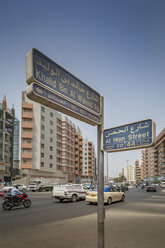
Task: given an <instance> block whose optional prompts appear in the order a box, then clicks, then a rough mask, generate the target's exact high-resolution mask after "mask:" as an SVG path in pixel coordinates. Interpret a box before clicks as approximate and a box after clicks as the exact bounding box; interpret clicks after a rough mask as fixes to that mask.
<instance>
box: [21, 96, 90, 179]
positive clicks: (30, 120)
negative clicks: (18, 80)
mask: <svg viewBox="0 0 165 248" xmlns="http://www.w3.org/2000/svg"><path fill="white" fill-rule="evenodd" d="M89 150H90V151H91V154H90V152H89ZM93 154H94V152H93V146H92V143H90V142H89V145H88V155H89V156H88V174H87V177H89V178H90V179H91V178H93V176H94V174H93V171H94V170H93V164H92V163H93ZM83 156H84V153H83V137H82V134H81V131H80V130H79V128H77V129H76V127H75V125H74V124H73V123H72V122H71V121H70V120H69V119H68V118H67V117H66V116H62V115H61V114H59V113H58V112H57V111H55V110H53V109H51V108H49V107H46V106H42V105H41V104H39V103H37V102H33V101H31V100H29V99H28V98H27V97H26V94H25V92H23V93H22V133H21V169H22V171H23V176H24V177H26V176H28V177H30V178H45V180H46V178H47V179H51V181H52V182H60V183H66V182H78V183H79V182H81V177H82V176H83V159H84V158H83ZM90 156H91V157H90ZM90 163H91V164H90ZM90 167H91V168H90Z"/></svg>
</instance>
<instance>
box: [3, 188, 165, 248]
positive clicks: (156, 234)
mask: <svg viewBox="0 0 165 248" xmlns="http://www.w3.org/2000/svg"><path fill="white" fill-rule="evenodd" d="M28 194H29V197H30V199H31V200H32V206H31V207H30V208H29V209H25V208H24V207H20V208H17V209H12V210H11V211H6V212H5V211H4V210H3V209H2V207H1V208H0V244H1V247H3V248H10V247H13V248H20V247H24V248H26V247H27V248H29V247H30V248H39V247H40V248H44V247H46V248H52V247H53V248H77V247H79V248H84V247H88V248H95V247H97V206H95V205H88V204H87V203H86V202H85V201H79V202H76V203H72V202H64V203H59V202H58V201H56V200H55V199H53V198H51V193H50V192H34V193H30V192H29V193H28ZM1 203H2V198H1V199H0V204H1ZM105 210H106V218H105V248H126V247H127V248H129V247H130V248H149V247H150V248H155V247H164V243H165V235H164V226H165V192H161V191H159V192H146V191H145V190H143V191H142V190H141V189H140V187H139V188H137V189H136V188H133V189H131V190H130V191H128V192H126V200H125V202H118V203H113V204H112V205H110V206H105Z"/></svg>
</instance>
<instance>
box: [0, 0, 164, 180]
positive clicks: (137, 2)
mask: <svg viewBox="0 0 165 248" xmlns="http://www.w3.org/2000/svg"><path fill="white" fill-rule="evenodd" d="M0 3H1V7H0V85H1V90H0V99H1V101H2V99H3V95H4V94H5V95H6V98H7V104H8V107H9V108H11V106H12V104H14V105H15V109H16V116H17V117H18V118H19V119H20V118H21V91H23V90H25V88H26V87H27V84H26V79H25V72H26V68H25V56H26V54H27V53H28V52H29V51H30V50H31V49H32V48H33V47H35V48H37V49H38V50H40V51H41V52H43V53H44V54H45V55H47V56H48V57H50V58H51V59H52V60H54V61H55V62H56V63H58V64H59V65H61V66H62V67H64V68H65V69H66V70H68V71H70V72H71V73H72V74H73V75H75V76H76V77H78V78H80V79H81V80H82V81H84V82H85V83H87V84H88V85H90V86H91V87H92V88H93V89H95V90H96V91H98V92H99V93H100V94H101V95H102V96H104V102H105V103H104V105H105V108H104V111H105V118H104V127H105V128H111V127H115V126H119V125H123V124H127V123H131V122H135V121H140V120H144V119H147V118H151V119H153V120H154V121H155V123H156V127H157V128H156V133H157V134H159V132H160V131H161V130H162V129H163V128H165V114H164V113H165V112H164V106H165V97H164V94H165V14H164V13H165V1H164V0H155V1H153V0H134V1H133V0H125V1H123V0H116V1H115V0H113V1H112V0H109V1H108V0H107V1H105V0H103V1H97V0H83V1H80V0H79V1H78V0H62V1H57V0H47V1H42V0H35V1H31V0H28V1H23V0H15V1H13V0H6V1H0ZM72 120H73V119H72ZM74 122H75V123H76V124H77V125H79V126H80V128H81V130H82V131H83V135H84V136H85V137H88V138H89V139H92V140H93V141H94V143H95V144H96V127H91V126H89V125H88V124H85V123H82V122H79V121H76V120H74ZM139 158H141V151H140V150H136V151H129V152H120V153H113V154H109V175H110V176H116V175H117V172H120V171H121V168H123V167H125V166H126V160H129V165H130V164H133V163H134V162H135V160H136V159H139ZM105 166H106V159H105Z"/></svg>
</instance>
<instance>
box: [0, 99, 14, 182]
mask: <svg viewBox="0 0 165 248" xmlns="http://www.w3.org/2000/svg"><path fill="white" fill-rule="evenodd" d="M17 174H19V120H18V119H17V118H16V116H15V111H14V108H12V109H9V108H7V104H6V99H5V98H4V99H3V103H2V104H1V105H0V181H6V182H10V181H11V180H12V179H14V177H15V176H16V175H17Z"/></svg>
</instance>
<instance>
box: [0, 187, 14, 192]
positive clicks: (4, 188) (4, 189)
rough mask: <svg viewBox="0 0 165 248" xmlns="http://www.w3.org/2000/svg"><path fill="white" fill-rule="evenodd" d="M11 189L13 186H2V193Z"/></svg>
mask: <svg viewBox="0 0 165 248" xmlns="http://www.w3.org/2000/svg"><path fill="white" fill-rule="evenodd" d="M12 189H13V186H6V187H3V188H2V191H3V192H4V193H10V192H11V190H12Z"/></svg>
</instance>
